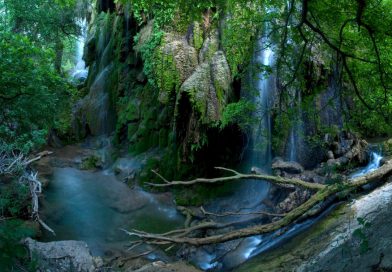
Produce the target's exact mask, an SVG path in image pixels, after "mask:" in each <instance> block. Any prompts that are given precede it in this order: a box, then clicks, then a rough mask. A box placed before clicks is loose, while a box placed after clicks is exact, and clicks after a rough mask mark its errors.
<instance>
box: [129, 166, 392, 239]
mask: <svg viewBox="0 0 392 272" xmlns="http://www.w3.org/2000/svg"><path fill="white" fill-rule="evenodd" d="M218 169H222V170H225V171H229V172H231V173H233V175H232V176H229V177H220V178H212V179H204V178H202V179H195V180H191V181H172V182H170V181H167V180H166V179H164V178H163V177H162V176H160V177H161V179H163V181H164V184H150V185H151V186H154V187H168V186H179V185H181V186H186V185H193V184H197V183H217V182H224V181H231V180H240V179H253V180H264V181H268V182H271V183H274V184H277V185H295V186H300V187H303V188H306V189H313V190H314V191H315V193H314V194H313V195H312V196H311V197H310V198H309V199H308V200H307V201H306V202H304V203H303V204H301V205H300V206H298V207H297V208H294V209H293V210H291V211H290V212H288V213H286V214H284V215H283V216H282V218H281V219H279V220H277V221H275V222H272V223H268V224H262V225H255V226H249V227H245V228H241V229H236V230H230V231H228V232H226V233H224V234H218V235H211V236H206V237H194V235H192V234H194V232H195V231H196V230H201V229H208V228H224V227H227V226H228V224H219V223H215V222H204V223H200V224H199V225H196V226H192V227H189V228H185V229H180V230H173V231H171V232H167V233H164V234H152V233H146V232H142V231H138V230H132V231H127V230H124V231H125V232H126V233H127V234H128V235H130V236H134V237H137V238H139V240H138V241H139V242H140V241H144V242H147V243H149V244H156V245H171V244H188V245H193V246H202V245H208V244H216V243H222V242H227V241H230V240H235V239H239V238H245V237H249V236H254V235H260V234H265V233H270V232H273V231H276V230H279V229H282V228H284V227H286V226H288V225H290V224H292V223H294V222H296V221H297V220H300V219H303V218H304V217H309V216H311V215H314V214H315V213H316V211H317V210H319V209H320V207H321V206H323V203H324V201H327V202H328V201H329V202H330V200H331V199H333V198H334V197H336V196H337V195H338V196H339V197H345V196H347V195H349V194H350V193H352V192H353V191H354V190H356V189H359V188H360V187H362V186H363V185H366V184H369V183H372V182H374V181H378V180H381V179H383V178H386V177H388V176H390V175H391V174H392V161H388V162H386V163H385V164H384V165H383V166H381V167H380V168H379V169H377V170H375V171H373V172H371V173H368V174H366V175H364V176H361V177H357V178H354V179H348V180H342V181H341V182H340V183H337V184H332V185H322V184H315V183H309V182H305V181H302V180H298V179H285V178H281V177H275V176H267V175H247V174H241V173H238V172H237V171H234V170H231V169H226V168H218Z"/></svg>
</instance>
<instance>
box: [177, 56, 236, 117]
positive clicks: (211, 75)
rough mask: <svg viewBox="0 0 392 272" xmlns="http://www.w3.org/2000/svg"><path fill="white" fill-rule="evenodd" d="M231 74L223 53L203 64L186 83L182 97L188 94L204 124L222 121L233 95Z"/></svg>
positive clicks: (181, 92)
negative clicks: (231, 94)
mask: <svg viewBox="0 0 392 272" xmlns="http://www.w3.org/2000/svg"><path fill="white" fill-rule="evenodd" d="M231 81H232V78H231V73H230V68H229V65H228V63H227V60H226V57H225V55H224V53H223V52H222V51H218V52H216V53H215V54H214V56H213V57H212V59H211V61H210V62H205V63H202V64H201V65H199V66H198V67H197V69H196V70H195V72H194V73H193V74H192V75H191V76H190V77H189V78H188V79H187V80H186V81H185V82H184V84H183V85H182V86H181V89H180V95H184V94H187V95H188V97H189V99H190V101H191V104H192V106H193V108H194V109H195V110H196V111H197V112H198V113H199V114H200V117H201V121H202V123H204V124H208V123H212V122H215V121H218V120H220V118H221V116H222V112H223V108H224V107H225V106H226V104H227V101H228V97H229V95H230V93H231V85H230V84H231Z"/></svg>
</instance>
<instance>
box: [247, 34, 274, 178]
mask: <svg viewBox="0 0 392 272" xmlns="http://www.w3.org/2000/svg"><path fill="white" fill-rule="evenodd" d="M267 30H268V28H267ZM266 32H268V31H266ZM274 60H275V54H274V51H273V48H271V45H270V41H269V40H268V37H267V33H265V35H263V36H262V38H260V39H259V41H258V44H257V50H256V52H255V56H254V62H255V63H256V66H263V67H269V68H271V67H272V66H273V65H274ZM254 87H255V89H256V90H257V96H256V100H255V102H256V104H257V109H258V110H257V113H256V114H257V116H256V119H258V120H259V122H258V124H257V125H256V126H255V127H254V128H253V139H252V140H253V149H252V154H251V160H252V164H253V165H252V166H257V167H260V168H262V169H263V170H265V171H268V170H269V168H270V164H271V160H272V146H271V136H272V131H271V130H272V125H271V107H272V102H273V101H272V100H273V95H274V93H275V91H276V82H275V76H274V75H273V74H267V73H265V72H261V73H258V76H257V78H256V81H255V83H254Z"/></svg>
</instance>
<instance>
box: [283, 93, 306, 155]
mask: <svg viewBox="0 0 392 272" xmlns="http://www.w3.org/2000/svg"><path fill="white" fill-rule="evenodd" d="M301 103H302V97H301V91H300V90H297V91H296V92H295V94H293V105H292V107H293V108H294V109H295V114H296V118H293V119H294V123H293V125H292V127H291V131H290V138H289V142H288V152H287V153H288V156H287V157H288V160H289V161H295V162H298V161H299V154H300V149H301V147H302V146H303V136H304V133H305V131H304V125H303V120H302V108H301Z"/></svg>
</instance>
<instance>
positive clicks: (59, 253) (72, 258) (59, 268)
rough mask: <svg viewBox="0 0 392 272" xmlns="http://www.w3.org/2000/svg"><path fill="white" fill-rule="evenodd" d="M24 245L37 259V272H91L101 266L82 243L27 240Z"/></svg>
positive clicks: (100, 261)
mask: <svg viewBox="0 0 392 272" xmlns="http://www.w3.org/2000/svg"><path fill="white" fill-rule="evenodd" d="M25 244H26V246H27V247H28V249H29V251H30V254H31V256H33V257H34V258H37V259H38V265H39V269H38V271H45V272H63V271H64V272H67V271H77V272H93V271H97V269H98V268H99V267H100V266H101V265H102V260H101V259H100V258H96V257H93V256H92V255H91V253H90V249H89V247H88V246H87V244H86V243H85V242H83V241H56V242H49V243H41V242H37V241H35V240H33V239H31V238H27V239H26V240H25Z"/></svg>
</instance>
